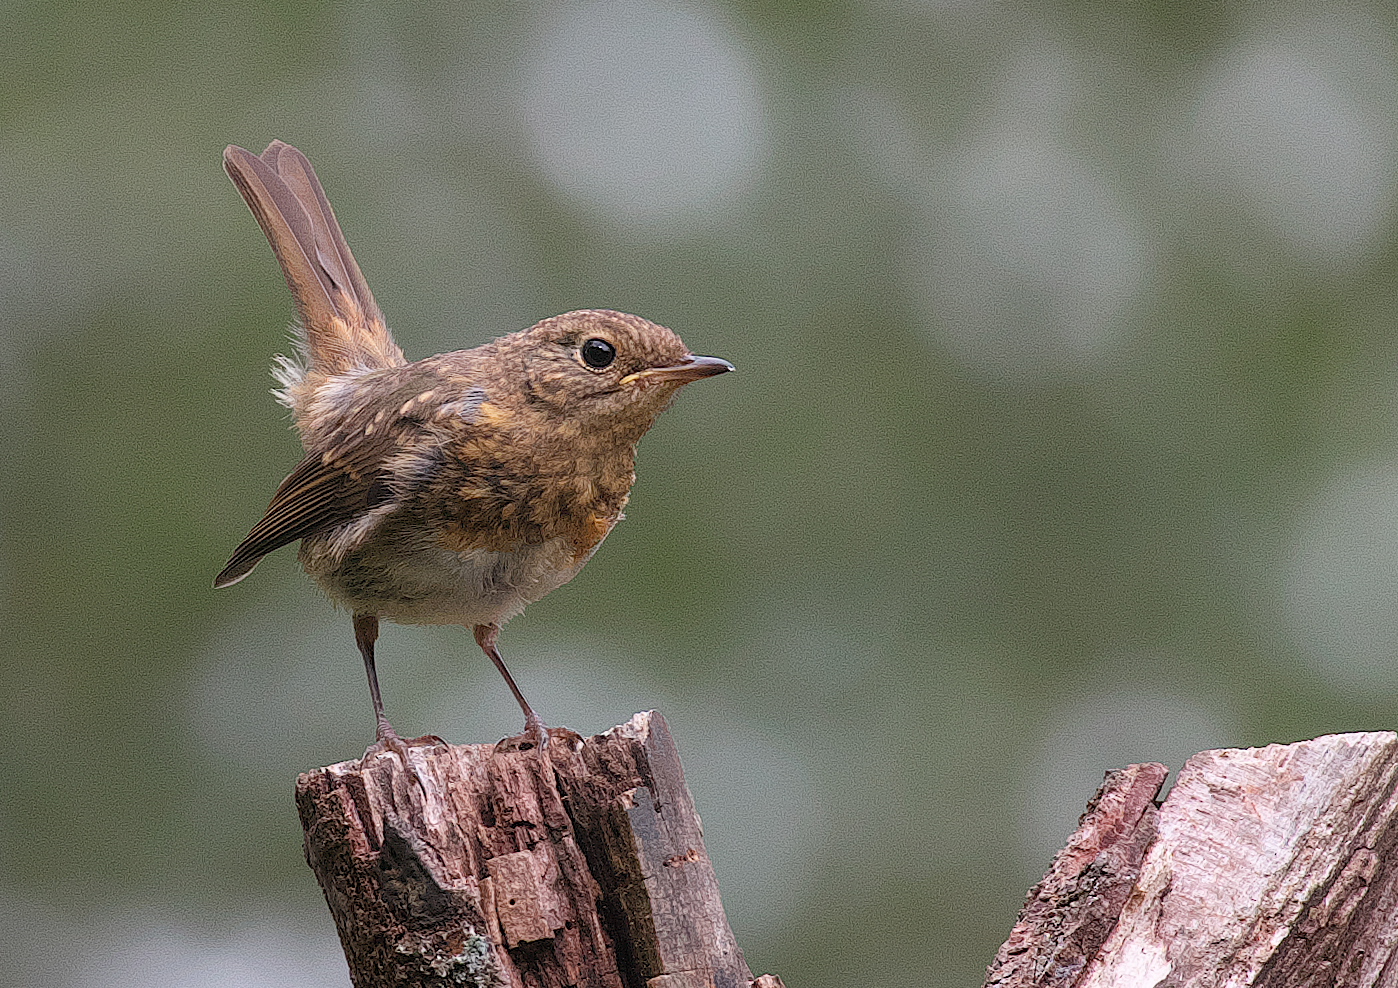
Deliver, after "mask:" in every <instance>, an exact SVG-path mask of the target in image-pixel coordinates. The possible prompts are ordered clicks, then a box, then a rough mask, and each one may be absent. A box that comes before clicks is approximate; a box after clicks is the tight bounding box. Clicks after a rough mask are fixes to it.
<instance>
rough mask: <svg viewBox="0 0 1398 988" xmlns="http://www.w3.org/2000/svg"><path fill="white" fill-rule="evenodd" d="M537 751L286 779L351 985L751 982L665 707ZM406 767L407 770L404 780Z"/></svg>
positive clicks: (420, 754)
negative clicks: (293, 789) (590, 735)
mask: <svg viewBox="0 0 1398 988" xmlns="http://www.w3.org/2000/svg"><path fill="white" fill-rule="evenodd" d="M572 738H574V739H576V740H573V741H571V743H570V739H569V738H568V737H565V736H562V732H556V733H555V735H554V737H553V740H552V741H551V742H550V744H549V745H548V747H547V748H546V749H545V751H544V752H543V753H542V754H541V753H540V752H539V751H524V752H519V751H504V750H497V749H496V747H495V746H494V745H423V746H414V747H413V748H412V749H411V751H410V755H409V757H410V759H411V762H412V767H413V770H414V772H413V774H412V775H410V774H408V773H407V772H405V771H404V770H403V768H402V766H401V764H400V763H399V761H398V758H397V757H396V756H394V755H391V754H385V755H381V756H379V757H376V758H373V759H370V760H369V761H368V763H367V764H366V765H363V766H361V764H360V763H359V762H357V761H356V762H342V763H340V764H338V765H332V766H329V767H328V768H322V769H317V770H315V771H313V772H307V773H305V774H304V775H302V776H301V777H300V778H299V779H298V780H297V785H296V802H297V806H298V807H299V809H300V813H301V823H302V826H303V827H304V828H305V832H306V858H307V861H308V862H309V863H310V865H311V868H312V869H314V871H315V874H316V878H317V880H318V881H319V882H320V885H321V888H322V889H323V890H324V892H325V898H326V902H327V903H328V904H329V906H330V912H331V914H332V915H333V916H334V919H335V925H336V927H337V929H338V930H339V933H340V942H341V944H342V945H343V947H344V950H345V956H346V958H347V959H348V961H349V966H350V976H351V978H352V980H353V981H354V984H355V985H356V986H357V988H390V986H392V988H406V986H415V988H420V986H434V988H435V986H439V985H440V986H448V985H450V986H480V988H486V986H491V988H496V986H510V988H516V986H519V988H522V986H531V988H533V986H537V988H564V986H571V985H578V986H596V988H748V986H749V985H750V984H756V985H758V986H761V988H776V986H779V985H780V981H779V980H778V979H776V978H771V977H770V976H769V977H766V978H762V979H758V981H757V982H755V983H754V982H753V979H752V974H751V972H749V970H748V968H747V965H746V964H745V963H744V961H743V955H742V951H741V950H739V949H738V945H737V943H736V941H735V940H734V938H733V933H732V931H731V930H730V929H729V926H728V920H727V918H726V917H725V916H724V913H723V906H722V903H721V902H720V900H719V892H718V882H717V880H716V879H715V878H714V871H713V867H712V865H711V864H710V863H709V858H708V855H707V853H706V852H705V850H704V838H703V834H702V831H701V829H700V824H699V817H698V815H697V814H696V813H695V811H694V804H693V801H692V800H691V798H690V794H689V790H688V788H686V786H685V782H684V773H683V771H682V770H681V768H680V761H679V755H678V753H677V752H676V750H675V745H674V741H673V739H672V738H671V737H670V732H669V729H668V728H667V727H666V725H665V721H664V719H663V718H662V717H660V716H659V715H658V714H656V713H654V712H651V713H645V714H637V715H636V716H635V717H633V718H632V719H631V720H630V721H629V722H628V723H626V724H624V725H622V726H620V727H616V728H613V729H612V730H610V731H608V732H607V733H605V734H600V735H598V736H596V737H593V738H589V739H587V740H586V741H583V740H582V739H581V738H577V737H576V735H573V736H572ZM414 775H415V776H416V778H414Z"/></svg>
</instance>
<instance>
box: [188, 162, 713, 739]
mask: <svg viewBox="0 0 1398 988" xmlns="http://www.w3.org/2000/svg"><path fill="white" fill-rule="evenodd" d="M223 161H224V167H225V168H226V169H227V171H228V174H229V177H231V178H232V179H233V184H234V185H236V186H237V187H238V191H239V192H240V193H242V196H243V198H244V199H245V200H247V204H248V206H249V207H251V209H252V212H253V215H254V216H256V217H257V222H258V223H259V224H260V225H261V227H262V230H263V232H264V233H266V234H267V239H268V240H269V241H270V242H271V244H272V249H273V250H274V251H275V252H276V255H277V260H278V261H279V262H281V267H282V273H283V274H284V275H285V276H286V283H287V285H288V286H289V287H290V288H291V293H292V295H293V296H294V297H295V301H296V309H297V312H298V313H299V315H300V321H299V325H298V343H299V349H300V351H301V352H300V358H301V359H300V360H299V361H297V360H288V359H286V358H279V359H280V362H279V365H278V367H277V368H276V376H277V379H278V381H279V382H280V383H281V384H282V389H281V390H280V391H278V392H277V396H278V398H279V400H280V401H281V402H282V403H283V404H285V405H287V406H288V407H289V408H290V409H291V410H292V413H293V415H294V417H295V421H296V428H297V430H298V431H299V432H300V435H301V442H302V445H303V446H304V447H305V450H306V458H305V459H304V460H302V461H301V463H300V465H299V466H297V467H296V469H295V470H293V471H292V472H291V475H290V476H288V477H287V478H286V480H284V481H282V485H281V486H280V487H279V488H277V492H276V493H275V494H274V495H273V496H272V503H271V504H270V505H269V506H268V508H267V512H266V514H265V515H263V517H262V520H261V521H260V522H258V523H257V524H256V525H255V526H254V527H253V529H252V531H251V532H249V533H248V536H247V538H245V539H244V540H243V541H242V543H241V544H240V545H239V546H238V547H237V549H235V550H234V551H233V556H232V558H231V559H229V561H228V565H227V566H226V567H224V569H223V572H221V573H219V575H218V576H217V577H216V578H215V580H214V586H215V587H227V586H231V585H232V584H234V583H237V582H238V581H239V580H241V579H242V578H243V577H245V576H247V575H248V573H250V572H251V571H252V569H253V567H254V566H256V565H257V563H258V560H260V559H261V558H262V557H263V556H265V555H266V554H267V553H269V552H271V551H272V550H274V549H277V548H280V547H281V546H284V545H287V544H289V543H291V542H295V541H296V540H298V539H300V540H301V552H300V559H301V565H302V567H303V568H304V569H305V570H306V572H307V573H308V574H309V575H310V576H311V577H312V579H314V580H315V581H316V582H317V583H319V584H320V586H321V587H322V588H323V589H324V590H325V592H326V593H327V594H329V595H330V598H331V599H332V600H333V601H334V602H335V603H337V604H339V605H341V606H343V607H345V608H346V609H348V610H349V611H350V613H351V614H353V616H354V637H355V642H356V644H357V645H358V646H359V651H360V653H361V654H362V655H363V657H364V668H365V671H366V672H367V673H368V676H369V695H370V698H371V699H372V701H373V704H374V716H375V718H376V719H377V721H378V731H377V739H376V741H375V743H374V746H373V747H371V748H370V749H369V753H373V752H376V751H382V750H384V749H386V748H388V749H392V750H394V751H396V752H397V753H398V754H399V755H400V756H401V757H403V760H404V764H405V765H406V764H407V757H406V754H407V751H406V747H405V743H404V742H403V741H402V740H400V739H399V737H398V735H397V734H396V733H395V732H394V730H393V728H392V726H391V725H390V724H389V722H388V718H387V717H385V716H384V710H383V700H382V698H381V697H380V695H379V682H378V675H377V673H376V672H375V669H374V642H375V640H376V639H377V638H378V634H379V621H380V620H381V619H386V620H389V621H396V622H399V623H403V624H460V625H465V626H466V627H469V628H472V629H473V630H474V632H475V638H476V642H477V643H478V644H479V645H480V647H481V649H482V650H484V652H485V654H486V655H488V656H489V657H490V660H491V661H492V662H494V663H495V668H497V669H499V670H500V674H501V675H502V676H504V677H505V682H506V683H508V684H509V687H510V691H511V692H512V693H514V696H515V699H516V700H517V701H518V702H519V706H520V709H522V710H523V711H524V735H523V736H522V737H523V738H524V739H527V741H528V742H532V743H533V744H536V745H539V746H542V745H544V744H546V743H547V739H548V734H547V729H546V728H545V727H544V723H543V721H542V720H541V719H540V718H539V716H538V715H537V714H536V713H534V711H533V710H532V709H531V708H530V706H529V704H528V703H527V702H526V701H525V699H524V696H523V694H521V693H520V691H519V687H518V686H516V685H515V681H514V679H513V677H511V676H510V673H509V671H508V670H507V669H506V668H505V663H504V661H503V660H502V659H501V657H500V651H499V649H498V648H497V647H496V639H497V638H498V637H499V634H500V626H501V625H503V624H504V623H505V622H506V621H507V620H509V619H510V618H511V617H513V616H514V615H516V614H518V613H519V612H520V611H522V610H523V609H524V607H525V605H526V604H528V603H530V602H531V601H535V600H538V599H539V598H540V597H542V596H544V595H545V594H547V593H548V592H549V591H550V590H553V589H555V588H556V587H559V586H561V585H563V584H564V583H567V582H568V581H569V580H571V579H572V578H573V577H574V576H576V575H577V573H578V571H579V570H580V569H582V567H583V564H584V563H586V562H587V561H588V559H589V558H591V556H592V554H593V553H594V552H595V551H597V547H598V545H599V544H600V543H601V542H602V540H603V539H604V538H606V536H607V533H608V532H610V531H611V530H612V526H614V525H615V524H616V523H617V522H618V521H619V520H620V519H621V517H622V515H621V509H622V507H623V506H624V505H625V504H626V500H627V497H628V496H629V494H630V491H631V485H632V484H633V483H634V482H635V479H636V475H635V472H634V467H635V462H636V443H637V442H638V441H639V440H640V438H641V436H643V435H644V434H645V432H646V430H647V429H649V428H650V427H651V425H652V424H653V423H654V422H655V419H656V417H657V416H658V415H659V414H660V413H661V412H662V411H664V410H665V408H666V406H667V405H669V404H670V402H671V400H672V399H673V398H674V396H675V393H676V392H677V391H678V390H679V389H680V387H682V386H683V385H685V384H688V383H689V382H691V381H697V380H699V379H700V378H704V377H712V376H713V375H715V374H722V373H723V372H725V371H729V370H732V369H733V366H732V365H731V364H730V363H728V362H727V361H726V360H720V359H719V358H717V357H698V356H695V355H694V354H692V353H690V352H689V349H688V348H687V347H686V346H685V345H684V343H683V342H682V341H681V340H680V338H679V337H678V336H676V335H675V334H674V333H672V332H671V331H670V330H668V329H666V328H664V327H663V326H657V325H656V324H655V323H652V322H648V321H647V320H645V319H641V318H640V317H638V316H631V315H626V314H624V313H621V312H611V311H608V310H604V309H588V310H583V311H579V312H569V313H566V314H564V315H561V316H555V317H553V318H552V319H545V320H544V321H543V322H540V323H538V324H536V325H534V326H532V327H530V328H529V329H526V330H523V331H522V332H518V333H512V334H510V335H509V336H502V337H501V338H499V339H497V340H495V341H493V342H491V343H487V344H485V345H484V346H480V347H477V348H476V349H474V350H460V351H457V352H454V353H444V354H439V355H438V356H435V357H428V358H427V359H426V360H419V361H416V362H414V363H409V362H408V361H407V360H406V359H405V358H404V356H403V351H401V350H400V349H399V348H398V344H397V343H395V342H394V340H393V336H392V335H391V334H390V333H389V331H388V327H387V326H386V325H385V324H384V319H383V315H382V313H380V311H379V307H378V305H377V303H375V301H374V296H373V295H372V294H370V292H369V286H368V285H367V284H365V281H364V275H363V274H362V273H361V272H360V270H359V265H357V264H356V263H355V260H354V257H353V256H352V255H351V254H350V250H349V247H348V245H346V243H345V238H344V235H343V234H342V233H341V232H340V226H339V224H338V223H337V222H336V220H335V214H334V213H333V212H332V211H331V209H330V203H329V201H328V200H327V199H326V197H325V191H324V190H323V189H322V188H321V185H320V182H319V181H318V180H317V178H316V175H315V172H314V170H312V168H311V163H310V162H309V161H308V160H306V157H305V155H303V154H302V153H301V152H299V151H297V150H296V149H295V148H293V147H291V146H289V145H287V144H283V143H282V142H281V141H273V142H272V144H271V145H269V146H268V148H267V150H266V151H263V152H262V154H261V155H254V154H252V153H251V152H249V151H245V150H244V149H242V148H240V147H230V148H228V149H227V150H226V151H225V152H224V154H223Z"/></svg>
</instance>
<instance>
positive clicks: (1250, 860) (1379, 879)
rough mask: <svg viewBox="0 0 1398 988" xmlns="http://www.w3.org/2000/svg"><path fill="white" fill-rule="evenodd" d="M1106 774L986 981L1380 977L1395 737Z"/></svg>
mask: <svg viewBox="0 0 1398 988" xmlns="http://www.w3.org/2000/svg"><path fill="white" fill-rule="evenodd" d="M1165 774H1166V770H1165V767H1164V766H1162V765H1133V766H1130V767H1129V768H1127V769H1124V770H1122V771H1120V772H1113V773H1109V774H1108V776H1107V779H1106V781H1105V782H1104V783H1103V785H1102V788H1101V789H1099V790H1098V792H1097V795H1096V796H1095V797H1094V798H1093V801H1092V803H1091V804H1089V806H1088V809H1087V812H1086V813H1085V814H1084V815H1083V817H1082V820H1081V821H1080V823H1079V826H1078V830H1077V832H1076V833H1074V835H1073V837H1072V838H1071V840H1070V841H1069V843H1068V846H1067V847H1066V848H1064V850H1062V851H1061V852H1059V854H1058V857H1057V858H1056V859H1055V860H1054V863H1053V866H1052V868H1051V869H1050V870H1049V873H1048V874H1047V875H1046V876H1045V877H1044V880H1043V881H1042V882H1040V883H1039V885H1038V886H1037V887H1035V888H1034V889H1033V890H1032V891H1031V892H1030V893H1029V899H1028V901H1027V902H1026V904H1025V907H1024V909H1023V911H1022V912H1021V913H1020V917H1019V921H1018V923H1016V925H1015V928H1014V930H1013V932H1012V933H1011V934H1010V938H1009V939H1008V940H1007V941H1006V942H1005V944H1004V946H1002V947H1001V948H1000V952H999V954H998V955H997V956H996V958H995V962H994V963H993V964H992V965H991V967H990V969H989V971H988V972H987V978H986V982H985V984H986V988H1029V986H1035V988H1108V986H1111V988H1151V986H1157V985H1158V986H1162V988H1163V986H1167V985H1168V986H1170V988H1185V986H1191V985H1198V986H1205V985H1207V986H1223V985H1228V986H1258V988H1260V986H1268V988H1289V986H1295V988H1301V986H1327V988H1330V986H1333V988H1351V986H1353V988H1368V986H1375V985H1382V986H1398V735H1395V734H1394V733H1392V732H1388V731H1384V732H1375V733H1367V734H1342V735H1331V736H1328V737H1322V738H1318V739H1316V740H1314V741H1304V742H1301V743H1298V744H1291V745H1271V746H1269V747H1266V748H1249V749H1226V750H1220V751H1206V752H1203V753H1201V754H1198V755H1195V756H1194V757H1193V758H1191V759H1190V760H1189V761H1188V762H1187V763H1186V764H1185V767H1184V769H1183V770H1182V771H1181V772H1180V776H1179V779H1178V781H1177V782H1176V783H1175V785H1174V787H1173V788H1172V789H1171V790H1170V794H1169V797H1168V798H1167V799H1166V800H1165V801H1164V803H1163V804H1161V805H1160V806H1158V807H1157V806H1156V804H1155V802H1154V798H1155V796H1156V794H1157V792H1158V791H1159V789H1160V786H1161V784H1162V783H1163V782H1164V779H1165Z"/></svg>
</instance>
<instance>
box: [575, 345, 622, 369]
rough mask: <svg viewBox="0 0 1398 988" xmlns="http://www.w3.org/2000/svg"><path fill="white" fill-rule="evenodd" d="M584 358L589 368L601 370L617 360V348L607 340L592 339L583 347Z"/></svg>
mask: <svg viewBox="0 0 1398 988" xmlns="http://www.w3.org/2000/svg"><path fill="white" fill-rule="evenodd" d="M582 358H583V363H585V364H587V366H589V367H591V368H593V369H594V370H601V369H602V368H603V367H606V366H607V365H609V364H610V363H611V362H612V361H613V360H615V359H616V347H614V346H612V345H611V344H610V343H608V342H607V341H606V340H599V339H591V340H588V341H587V342H586V343H584V344H583V345H582Z"/></svg>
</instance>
